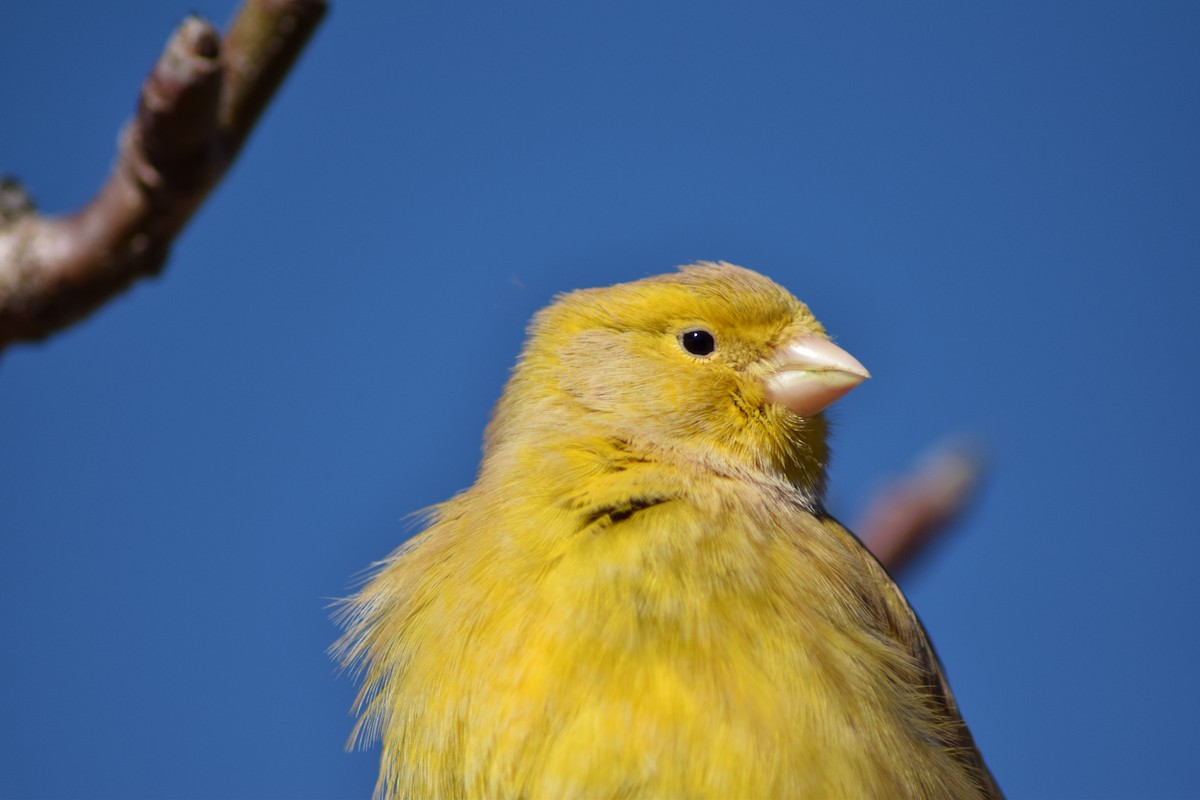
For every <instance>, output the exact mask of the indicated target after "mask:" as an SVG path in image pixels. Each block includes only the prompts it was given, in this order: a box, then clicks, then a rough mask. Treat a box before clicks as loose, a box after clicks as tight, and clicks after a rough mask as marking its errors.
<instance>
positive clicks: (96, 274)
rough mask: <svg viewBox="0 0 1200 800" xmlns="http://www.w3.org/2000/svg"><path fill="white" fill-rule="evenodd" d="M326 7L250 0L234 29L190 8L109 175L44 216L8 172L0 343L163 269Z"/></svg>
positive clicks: (0, 190) (47, 330)
mask: <svg viewBox="0 0 1200 800" xmlns="http://www.w3.org/2000/svg"><path fill="white" fill-rule="evenodd" d="M326 10H327V3H326V2H325V0H246V2H245V3H244V5H243V6H242V7H241V8H240V9H239V11H238V13H237V16H236V17H235V18H234V20H233V23H232V24H231V26H230V29H229V32H228V34H227V35H226V36H225V38H224V40H222V39H221V36H220V34H219V33H218V32H217V30H216V29H215V28H214V27H213V26H212V25H211V24H210V23H209V22H207V21H205V20H203V19H200V18H199V17H189V18H187V19H185V20H184V21H183V23H182V24H181V25H180V26H179V28H178V29H177V30H176V31H175V33H174V34H173V35H172V36H171V38H170V40H169V41H168V42H167V46H166V48H165V49H164V51H163V54H162V56H161V57H160V58H159V59H158V62H157V63H156V64H155V65H154V68H153V69H152V70H151V72H150V75H149V77H147V78H146V82H145V84H143V86H142V91H141V98H140V101H139V103H138V108H137V112H136V113H135V115H134V117H133V119H131V120H130V121H129V123H128V124H127V125H126V126H125V129H124V131H123V132H122V134H121V137H120V144H119V146H118V151H117V159H116V163H115V165H114V167H113V170H112V172H111V173H110V175H109V177H108V179H107V181H106V182H105V184H104V185H103V186H102V187H101V188H100V191H99V192H98V193H97V194H96V196H95V197H93V198H92V200H91V201H90V202H88V204H87V205H86V206H84V207H83V208H82V209H80V210H79V211H77V212H76V213H74V214H71V215H68V216H64V217H44V216H42V215H40V214H38V213H36V210H35V209H34V205H33V202H32V200H31V199H30V198H29V196H28V195H27V194H26V193H25V191H24V190H23V189H22V188H21V187H20V186H19V185H18V184H17V183H16V182H15V181H13V180H11V179H7V178H5V179H3V180H0V349H3V348H4V347H7V346H8V345H9V344H11V343H13V342H17V341H29V340H38V339H43V338H45V337H47V336H49V335H50V334H52V333H55V332H57V331H59V330H62V329H63V328H66V327H68V326H69V325H71V324H73V323H74V322H76V321H78V320H80V319H82V318H83V317H85V316H87V315H88V314H90V313H91V312H92V311H94V310H95V309H96V308H98V307H100V306H101V305H103V304H104V303H105V302H107V301H108V300H109V299H111V298H113V297H115V296H116V295H117V294H120V293H121V292H122V291H124V290H125V289H126V288H128V287H129V286H130V285H131V284H132V283H133V282H134V281H136V280H137V279H139V278H143V277H147V276H151V275H156V274H158V273H159V272H160V271H161V270H162V268H163V266H164V265H165V264H166V261H167V257H168V255H169V253H170V249H171V243H172V242H173V241H174V239H175V237H176V236H177V235H178V234H179V232H180V231H181V230H183V228H184V226H185V225H186V224H187V222H188V220H189V219H191V217H192V215H193V214H194V213H195V212H196V210H197V209H198V208H199V207H200V204H201V203H202V202H203V201H204V199H205V197H207V196H208V194H209V192H211V191H212V190H213V188H214V187H215V186H216V185H217V184H218V183H219V182H220V180H221V178H222V177H223V176H224V174H225V172H226V171H227V170H228V169H229V167H230V165H231V164H232V163H233V161H234V159H236V158H237V155H238V153H239V152H240V150H241V148H242V145H243V144H244V143H245V141H246V138H247V137H248V136H249V135H250V132H251V130H253V128H254V125H255V123H256V122H257V121H258V118H259V116H260V115H261V114H262V112H263V110H264V109H265V108H266V107H267V104H268V103H269V102H270V100H271V98H272V97H273V96H274V94H275V91H276V90H277V89H278V88H279V86H280V84H281V83H282V82H283V79H284V77H286V75H287V73H288V71H289V70H290V69H291V68H292V65H293V64H294V63H295V61H296V58H297V57H298V56H299V55H300V53H301V52H302V51H303V50H304V47H305V45H306V44H307V43H308V40H309V38H310V37H311V36H312V34H313V32H314V31H315V30H316V28H317V26H318V25H319V24H320V22H321V20H322V18H323V17H324V15H325V12H326Z"/></svg>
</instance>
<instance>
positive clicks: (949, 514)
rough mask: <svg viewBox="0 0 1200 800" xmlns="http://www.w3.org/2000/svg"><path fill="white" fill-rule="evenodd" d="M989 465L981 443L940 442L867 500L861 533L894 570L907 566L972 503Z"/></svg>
mask: <svg viewBox="0 0 1200 800" xmlns="http://www.w3.org/2000/svg"><path fill="white" fill-rule="evenodd" d="M985 468H986V460H985V458H984V456H983V453H982V450H981V448H980V447H978V446H977V445H971V444H964V443H963V442H949V443H946V442H944V443H942V444H940V445H938V446H937V447H936V448H935V449H934V450H933V451H932V452H931V453H930V454H929V455H927V456H926V457H925V458H923V459H922V460H921V461H920V463H918V465H917V466H916V468H915V469H913V471H912V472H910V473H909V474H907V475H904V476H902V477H901V478H899V479H898V480H896V481H893V482H892V483H891V484H889V485H887V486H885V487H884V488H883V489H882V490H880V491H879V492H878V493H877V494H876V495H875V497H874V498H873V499H872V500H871V501H870V502H869V503H868V504H867V510H866V512H865V513H864V514H863V517H862V520H861V521H860V522H859V524H858V526H857V530H858V533H859V535H860V536H861V537H862V540H863V542H864V543H865V544H866V545H867V547H869V548H870V549H871V552H873V553H874V554H875V556H876V558H878V559H879V561H880V562H881V563H882V564H883V565H884V566H885V567H887V568H888V570H889V571H890V572H892V574H896V573H899V572H901V571H903V570H904V568H905V567H906V566H908V565H909V564H910V563H911V562H912V560H913V558H914V557H915V556H916V555H917V554H918V553H919V552H921V551H922V550H923V549H924V548H925V547H927V546H928V545H929V544H931V543H932V542H933V540H934V539H936V538H937V537H938V536H939V535H941V534H943V533H945V532H946V531H947V530H948V529H949V528H950V527H951V526H952V525H953V523H954V522H956V521H957V520H959V519H960V518H961V517H962V515H963V513H964V512H965V511H966V510H967V508H968V507H970V505H971V501H972V500H973V499H974V496H975V489H976V488H977V487H978V485H979V482H980V480H981V479H982V476H983V473H984V471H985Z"/></svg>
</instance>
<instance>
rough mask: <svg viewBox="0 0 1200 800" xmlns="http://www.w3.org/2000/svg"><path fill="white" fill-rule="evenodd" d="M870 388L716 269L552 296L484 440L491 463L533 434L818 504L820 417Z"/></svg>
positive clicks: (805, 321)
mask: <svg viewBox="0 0 1200 800" xmlns="http://www.w3.org/2000/svg"><path fill="white" fill-rule="evenodd" d="M867 377H869V375H868V373H867V371H866V369H864V368H863V366H862V365H861V364H860V363H859V362H858V361H857V360H855V359H854V358H853V357H852V356H851V355H850V354H849V353H847V352H846V351H844V350H842V349H841V348H839V347H837V346H836V345H834V344H833V343H832V342H831V341H830V340H829V337H828V336H827V335H826V333H825V329H824V328H823V327H822V326H821V324H820V323H819V322H818V321H817V320H816V318H815V317H814V316H813V315H812V313H811V312H810V311H809V310H808V308H807V307H806V306H805V305H804V304H803V303H801V302H800V301H799V300H797V299H796V298H795V297H793V296H792V295H791V294H790V293H789V292H788V291H787V290H785V289H784V288H783V287H781V286H779V285H778V284H776V283H774V282H773V281H771V280H769V279H767V278H764V277H763V276H761V275H759V274H758V273H755V272H752V271H750V270H747V269H743V268H741V267H736V266H733V265H731V264H726V263H715V264H714V263H699V264H694V265H691V266H687V267H683V268H682V269H681V270H680V271H679V272H677V273H672V274H668V275H660V276H655V277H651V278H645V279H643V280H639V281H635V282H632V283H624V284H618V285H616V286H610V287H606V288H602V289H585V290H581V291H576V292H571V293H569V294H565V295H562V296H560V297H559V298H558V300H557V302H555V303H554V304H553V305H551V306H549V307H548V308H546V309H544V310H543V311H542V312H540V313H539V314H538V315H537V316H536V317H535V318H534V321H533V323H532V325H531V327H530V336H529V340H528V343H527V344H526V347H525V350H524V352H523V354H522V356H521V360H520V362H519V364H518V365H517V368H516V370H515V372H514V374H513V378H512V380H511V381H510V383H509V386H508V388H507V390H506V391H505V395H504V397H503V398H502V399H501V401H500V403H499V404H498V405H497V408H496V412H495V415H494V417H493V420H492V423H491V425H490V426H489V428H488V435H487V443H488V448H489V450H491V449H492V448H494V447H497V446H499V445H500V444H502V443H504V442H508V441H513V440H516V439H519V438H522V439H523V438H529V437H525V436H522V434H525V433H528V434H532V433H533V432H534V431H541V432H542V434H541V435H545V436H547V437H548V440H553V441H558V442H561V440H562V436H569V435H571V434H572V433H578V434H580V435H582V436H607V437H612V438H614V439H616V440H619V441H621V442H622V443H624V444H627V445H628V446H629V447H630V448H631V449H632V450H633V451H635V452H641V453H645V454H647V455H648V456H649V457H652V458H657V459H662V460H666V461H677V462H678V461H689V462H692V463H699V464H702V465H703V466H704V467H705V468H707V469H712V470H716V471H717V472H719V473H724V474H730V475H734V474H736V475H745V474H747V473H757V474H760V475H761V474H764V473H766V474H770V475H779V476H783V477H785V478H786V479H787V480H789V481H791V482H792V483H794V484H796V485H798V486H800V487H801V488H803V489H806V490H808V491H809V492H811V493H812V494H813V495H814V496H818V497H819V495H820V493H821V490H822V488H823V482H824V474H825V463H826V460H827V456H828V451H827V447H826V443H825V421H824V418H823V416H822V414H821V412H822V411H823V410H824V409H825V408H826V407H827V406H828V405H829V404H830V403H832V402H833V401H835V400H836V399H837V398H839V397H841V396H842V395H843V394H845V393H846V392H848V391H850V390H851V389H853V388H854V387H855V386H857V385H858V384H859V383H860V382H861V381H862V380H863V379H865V378H867Z"/></svg>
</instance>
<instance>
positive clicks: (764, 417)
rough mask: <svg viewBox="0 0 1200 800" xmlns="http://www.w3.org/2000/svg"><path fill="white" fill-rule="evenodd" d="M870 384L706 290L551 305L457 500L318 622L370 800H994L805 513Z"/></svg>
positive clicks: (709, 282)
mask: <svg viewBox="0 0 1200 800" xmlns="http://www.w3.org/2000/svg"><path fill="white" fill-rule="evenodd" d="M868 377H869V373H868V372H867V370H866V369H865V368H864V367H863V365H862V364H861V363H860V362H859V361H858V360H857V359H855V358H854V357H853V356H851V355H850V354H849V353H848V352H847V351H846V350H845V349H843V348H842V347H840V346H839V345H837V344H834V342H833V341H832V340H831V338H830V337H829V335H828V334H827V333H826V331H825V329H824V327H823V326H822V325H821V323H820V322H818V321H817V319H816V317H815V316H814V315H813V314H812V312H811V311H810V310H809V309H808V307H807V306H806V305H804V304H803V303H801V302H800V301H799V300H797V299H796V298H795V297H794V296H793V295H792V294H791V293H789V292H788V291H787V290H786V289H784V288H783V287H782V286H780V285H779V284H777V283H775V282H774V281H772V280H770V279H769V278H766V277H764V276H763V275H760V274H759V273H757V272H754V271H752V270H749V269H746V268H743V267H738V266H734V265H732V264H729V263H726V262H723V261H720V262H698V263H694V264H689V265H686V266H683V267H680V268H678V270H677V271H675V272H671V273H667V274H663V275H655V276H651V277H646V278H642V279H640V280H635V281H632V282H629V283H622V284H617V285H614V286H609V287H604V288H595V289H583V290H577V291H573V292H570V293H566V294H562V295H559V296H558V297H557V298H556V300H555V302H553V303H552V304H551V305H549V306H548V307H546V308H545V309H543V310H542V311H540V312H539V313H538V314H537V315H536V316H535V317H534V319H533V321H532V322H531V324H530V327H529V333H528V337H527V340H526V343H525V346H524V348H523V350H522V353H521V355H520V357H519V359H518V362H517V364H516V366H515V367H514V369H513V372H512V374H511V376H510V377H509V379H508V382H507V384H506V386H505V388H504V391H503V393H502V395H501V397H500V399H499V401H498V403H497V404H496V406H495V408H494V409H493V412H492V416H491V419H490V421H489V422H488V424H487V427H486V429H485V431H484V446H483V457H482V461H481V464H480V468H479V470H478V474H477V476H476V479H475V482H474V484H473V485H472V486H470V488H468V489H466V490H464V491H462V492H460V493H459V494H457V495H456V496H454V497H453V498H452V499H450V500H448V501H447V502H445V503H442V504H440V505H438V506H435V507H434V508H432V509H430V510H429V511H428V512H427V520H426V527H425V528H424V529H423V531H422V532H421V533H419V535H417V536H416V537H414V538H412V539H410V540H409V541H407V542H406V543H404V544H402V545H401V546H400V547H399V548H398V549H397V550H395V551H394V552H393V553H392V554H391V555H390V556H388V557H387V558H386V559H384V560H383V561H381V562H379V563H378V564H377V565H376V566H375V569H374V571H373V572H372V573H371V575H370V577H369V578H367V579H366V580H365V581H364V583H363V585H362V587H361V588H360V589H359V591H357V592H356V593H355V594H353V595H352V596H351V597H349V598H347V599H346V600H344V601H343V605H342V607H341V609H340V611H339V616H340V620H339V621H340V622H341V624H342V625H343V626H344V628H345V631H344V633H343V635H342V638H341V639H340V640H339V642H338V643H337V645H335V653H336V655H337V657H338V658H339V659H340V660H341V661H342V663H343V665H344V667H346V668H348V669H350V670H352V671H354V673H355V674H356V675H357V676H358V678H359V679H360V680H361V682H362V685H361V688H360V692H359V695H358V698H357V701H356V703H355V708H354V713H356V714H357V715H358V721H357V724H356V725H355V728H354V733H353V734H352V736H351V745H353V744H355V743H360V744H367V743H370V742H372V741H374V740H375V739H379V740H381V742H382V747H381V755H380V767H379V776H378V780H377V784H376V789H375V795H376V797H378V798H389V799H390V798H630V799H633V798H833V797H846V798H998V797H1001V796H1002V795H1001V792H1000V789H999V788H998V785H997V783H996V781H995V779H994V778H993V777H992V775H991V773H990V772H989V770H988V768H987V766H986V765H985V763H984V761H983V758H982V756H981V754H980V752H979V750H978V748H977V747H976V745H975V742H974V740H973V738H972V736H971V733H970V731H969V730H968V728H967V726H966V724H965V723H964V721H963V718H962V715H961V714H960V712H959V710H958V706H957V704H956V702H955V699H954V696H953V694H952V693H951V690H950V687H949V685H948V684H947V682H946V679H945V676H944V672H943V670H942V667H941V665H940V663H939V661H938V658H937V656H936V654H935V653H934V650H933V647H932V646H931V644H930V642H929V639H928V637H927V635H926V633H925V630H924V629H923V627H922V625H921V623H920V621H919V620H918V619H917V617H916V615H915V614H914V612H913V610H912V609H911V607H910V606H909V604H908V602H907V601H906V599H905V598H904V596H903V595H902V593H901V591H900V589H899V588H898V587H897V585H896V583H895V582H894V581H893V580H892V578H891V577H890V576H889V575H888V573H887V572H886V570H885V569H884V568H883V567H882V566H881V565H880V564H879V563H878V562H877V561H876V560H875V558H874V557H873V556H872V555H871V554H870V552H869V551H868V550H867V549H866V548H865V547H864V546H863V545H862V544H861V543H860V542H859V540H858V539H857V538H856V537H855V536H854V535H853V534H852V533H851V532H850V531H848V530H847V529H846V528H845V527H843V526H842V525H841V524H840V523H839V522H838V521H837V520H836V519H835V518H834V517H833V516H831V515H830V513H829V512H828V511H827V510H826V508H825V505H824V500H823V498H824V493H825V484H826V468H827V464H828V461H829V447H828V444H827V433H828V431H827V422H826V418H825V416H826V415H825V413H824V412H825V409H826V408H827V407H828V406H829V405H830V404H832V403H833V402H834V401H836V400H837V399H838V398H840V397H841V396H843V395H844V394H846V393H847V392H849V391H850V390H851V389H853V388H855V387H856V386H858V385H859V384H860V383H861V382H862V381H863V380H865V379H866V378H868Z"/></svg>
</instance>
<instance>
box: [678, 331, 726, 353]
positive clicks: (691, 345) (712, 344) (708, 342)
mask: <svg viewBox="0 0 1200 800" xmlns="http://www.w3.org/2000/svg"><path fill="white" fill-rule="evenodd" d="M679 343H680V344H682V345H683V349H684V350H687V351H688V352H689V353H691V354H692V355H694V356H706V355H709V354H710V353H712V351H713V350H716V349H717V340H716V339H714V338H713V335H712V334H711V333H709V332H708V331H706V330H704V329H703V328H693V329H692V330H690V331H684V332H683V333H681V334H679Z"/></svg>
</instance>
